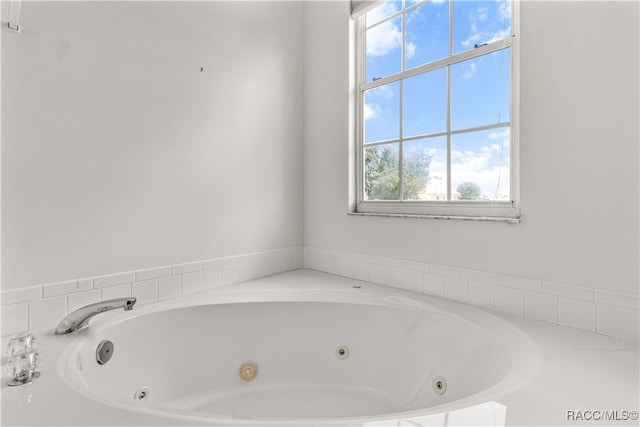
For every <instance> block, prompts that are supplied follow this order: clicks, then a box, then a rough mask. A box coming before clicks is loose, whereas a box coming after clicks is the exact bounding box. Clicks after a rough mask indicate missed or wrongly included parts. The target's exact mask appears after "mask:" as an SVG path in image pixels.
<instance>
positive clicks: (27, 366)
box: [5, 349, 40, 386]
mask: <svg viewBox="0 0 640 427" xmlns="http://www.w3.org/2000/svg"><path fill="white" fill-rule="evenodd" d="M39 366H40V355H39V354H38V352H37V351H36V350H35V349H29V350H25V351H23V352H22V353H18V354H16V355H14V356H11V357H10V358H9V361H8V362H7V367H6V368H5V369H6V371H7V374H9V377H10V378H9V382H8V383H7V385H9V386H17V385H23V384H27V383H30V382H31V381H33V380H35V379H36V378H38V377H39V376H40V372H38V367H39Z"/></svg>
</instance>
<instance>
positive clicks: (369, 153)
mask: <svg viewBox="0 0 640 427" xmlns="http://www.w3.org/2000/svg"><path fill="white" fill-rule="evenodd" d="M430 164H431V156H430V155H429V154H428V153H427V152H426V151H422V152H418V153H412V154H410V155H407V156H405V161H404V164H403V174H404V188H403V190H404V195H403V199H405V200H411V199H418V198H419V195H420V193H421V192H422V191H424V189H425V188H426V186H427V184H428V182H429V165H430ZM364 174H365V182H364V187H365V194H366V196H367V199H368V200H398V199H399V198H400V170H399V161H398V151H397V150H395V149H394V148H393V147H391V146H385V147H384V148H382V149H380V148H379V147H369V148H366V149H365V173H364Z"/></svg>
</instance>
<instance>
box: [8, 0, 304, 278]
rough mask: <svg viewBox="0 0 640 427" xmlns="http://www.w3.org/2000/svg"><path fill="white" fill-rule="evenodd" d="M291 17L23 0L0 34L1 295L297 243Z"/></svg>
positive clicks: (209, 6)
mask: <svg viewBox="0 0 640 427" xmlns="http://www.w3.org/2000/svg"><path fill="white" fill-rule="evenodd" d="M3 3H7V2H3ZM4 6H5V5H4V4H3V16H5V13H4V12H5V10H4V9H5V7H4ZM302 17H303V6H302V5H301V4H298V3H292V2H284V3H276V2H257V3H248V2H31V1H28V2H26V1H25V2H22V12H21V17H20V24H21V26H22V33H21V34H20V35H17V34H14V33H10V32H8V31H5V30H4V29H3V31H2V290H5V291H6V290H11V289H16V288H21V287H25V286H30V285H35V284H40V283H49V282H55V281H59V280H70V279H77V278H80V277H87V276H96V275H101V274H109V273H117V272H122V271H129V270H133V269H140V268H146V267H154V266H161V265H169V264H176V263H180V262H187V261H194V260H202V259H208V258H215V257H219V256H228V255H234V254H244V253H250V252H255V251H263V250H270V249H277V248H285V247H290V246H296V245H301V244H302V243H303V203H302V200H303V196H302V191H303V187H302V159H303V158H302V153H303V128H302V118H303V114H302V102H303V74H302V72H303V61H302V49H303V32H302ZM201 67H203V70H204V71H202V72H201V71H200V68H201Z"/></svg>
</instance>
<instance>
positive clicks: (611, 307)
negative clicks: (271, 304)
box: [304, 246, 640, 341]
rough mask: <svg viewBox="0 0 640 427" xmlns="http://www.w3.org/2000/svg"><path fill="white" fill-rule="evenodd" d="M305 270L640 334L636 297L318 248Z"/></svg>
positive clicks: (623, 334)
mask: <svg viewBox="0 0 640 427" xmlns="http://www.w3.org/2000/svg"><path fill="white" fill-rule="evenodd" d="M304 266H305V268H310V269H313V270H319V271H323V272H326V273H331V274H336V275H338V276H344V277H349V278H353V279H357V280H364V281H369V282H372V283H376V284H381V285H386V286H391V287H396V288H404V289H407V290H410V291H413V292H418V293H422V294H427V295H434V296H437V297H440V298H447V299H451V300H455V301H462V302H466V303H467V304H470V305H475V306H478V307H483V308H487V309H491V310H495V311H499V312H503V313H508V314H512V315H515V316H519V317H524V318H527V319H532V320H538V321H545V322H549V323H555V324H560V325H564V326H569V327H572V328H577V329H582V330H586V331H591V332H596V333H600V334H604V335H609V336H614V337H618V338H625V339H631V340H633V341H638V336H639V335H640V325H638V321H637V319H638V317H639V313H640V307H639V306H640V297H639V296H638V295H633V294H625V293H621V292H613V291H608V290H603V289H595V288H591V287H588V286H580V285H575V284H566V283H558V282H552V281H546V280H542V279H537V278H533V277H519V276H514V275H511V274H504V273H501V272H491V271H479V270H472V269H465V268H461V267H456V266H450V265H439V264H431V263H428V262H421V261H416V260H406V259H400V258H390V257H386V256H384V257H382V256H377V255H373V254H363V253H356V252H348V251H342V250H335V249H328V248H321V247H316V246H305V247H304ZM399 270H401V271H399ZM402 272H403V273H402ZM416 272H421V273H422V287H421V288H422V291H421V292H420V291H419V289H420V284H419V283H418V282H417V279H416V277H417V276H416ZM400 278H402V280H400ZM625 322H626V323H625Z"/></svg>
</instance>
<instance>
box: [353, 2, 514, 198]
mask: <svg viewBox="0 0 640 427" xmlns="http://www.w3.org/2000/svg"><path fill="white" fill-rule="evenodd" d="M416 3H420V5H419V6H417V7H415V8H414V9H412V10H410V11H408V12H407V13H406V19H405V25H406V40H405V43H404V45H405V51H404V61H405V64H404V67H405V69H410V68H413V67H416V66H419V65H423V64H425V63H428V62H431V61H434V60H437V59H440V58H443V57H447V56H448V55H449V53H450V52H449V18H450V16H449V1H448V0H432V1H428V2H420V1H415V0H406V7H411V6H412V5H414V4H416ZM401 9H402V1H389V2H387V3H386V4H384V5H383V6H381V7H379V8H377V9H375V10H373V11H371V12H369V13H368V14H367V26H368V27H371V25H374V24H375V23H377V22H381V21H383V20H384V22H381V23H379V24H378V25H375V26H373V27H371V28H369V29H368V30H367V40H366V42H367V46H366V50H367V55H366V78H367V81H372V80H373V79H374V78H379V77H384V76H388V75H391V74H394V73H397V72H400V71H402V70H403V64H402V61H403V55H402V46H403V40H402V38H403V36H402V33H403V30H402V25H403V20H402V17H401V16H398V17H395V18H393V19H387V20H385V19H386V18H388V17H390V16H391V15H393V14H394V13H396V12H399V11H400V10H401ZM510 18H511V11H510V2H508V1H505V0H495V1H494V0H489V1H455V2H454V4H453V19H454V32H453V54H457V53H461V52H464V51H467V50H472V49H474V48H475V45H482V44H484V43H490V42H493V41H496V40H500V39H502V38H504V37H508V36H509V35H510V34H511V19H510ZM509 55H510V49H505V50H501V51H498V52H494V53H492V54H488V55H485V56H482V57H478V58H474V59H471V60H468V61H464V62H460V63H457V64H454V65H452V66H451V70H450V73H451V75H450V78H451V129H452V130H458V129H466V128H470V127H476V126H484V125H491V124H495V123H504V122H508V121H509V120H510V117H509V113H510V112H509V97H510V84H509V64H510V58H509ZM446 81H447V70H446V69H438V70H435V71H431V72H429V73H426V74H423V75H418V76H415V77H412V78H409V79H406V80H405V81H404V82H403V89H402V90H403V94H402V111H403V120H402V134H403V135H402V137H403V138H407V137H412V136H416V135H423V134H429V133H437V132H444V131H446V130H447V91H446ZM364 116H365V143H372V142H376V141H380V140H386V139H399V138H400V83H399V82H395V83H391V84H388V85H384V86H381V87H378V88H375V89H372V90H370V91H367V92H366V93H365V105H364ZM451 142H452V146H451V161H452V177H451V180H452V189H453V190H454V191H455V188H456V187H457V185H458V184H459V183H460V182H465V181H473V182H476V183H477V184H479V185H480V187H481V188H482V190H483V192H484V193H485V196H486V197H490V198H498V199H500V198H504V197H505V196H506V195H508V193H509V128H498V129H491V130H485V131H479V132H469V133H462V134H455V135H452V140H451ZM419 150H427V151H428V152H429V153H430V154H432V155H433V158H432V162H431V168H430V173H431V178H432V179H431V182H430V186H429V187H431V188H428V192H430V191H431V192H442V191H444V192H445V193H446V185H447V183H446V150H447V147H446V137H434V138H422V139H418V140H415V141H413V142H406V143H405V146H404V152H405V156H407V155H411V153H415V152H417V151H419Z"/></svg>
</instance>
